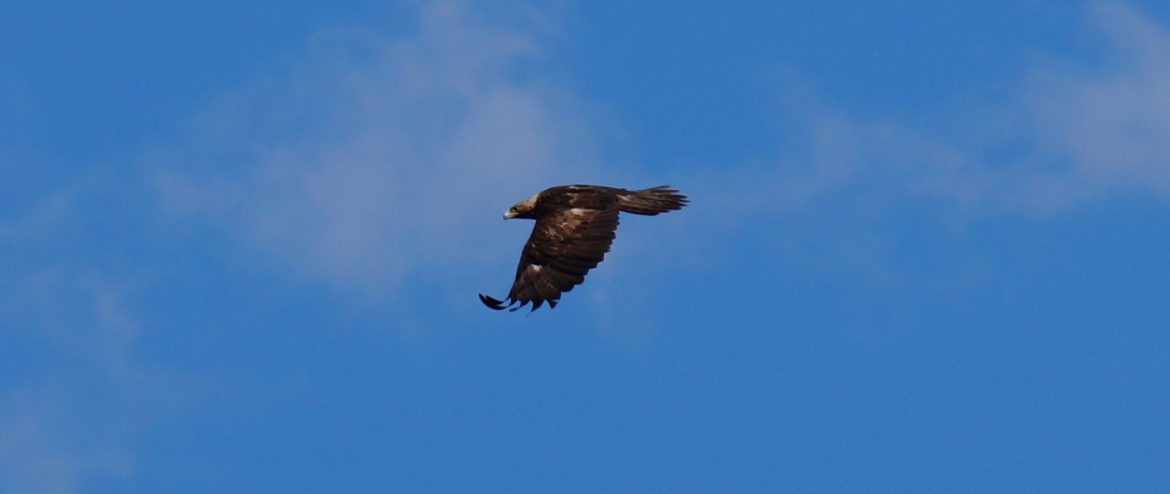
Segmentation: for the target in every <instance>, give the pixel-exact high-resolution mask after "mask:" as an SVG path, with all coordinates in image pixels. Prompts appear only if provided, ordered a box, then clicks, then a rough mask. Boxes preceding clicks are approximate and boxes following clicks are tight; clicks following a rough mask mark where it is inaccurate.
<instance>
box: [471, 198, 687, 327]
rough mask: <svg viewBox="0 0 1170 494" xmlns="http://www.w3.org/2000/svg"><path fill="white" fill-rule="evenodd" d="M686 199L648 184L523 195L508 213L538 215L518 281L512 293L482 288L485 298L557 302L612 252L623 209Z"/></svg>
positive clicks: (648, 208)
mask: <svg viewBox="0 0 1170 494" xmlns="http://www.w3.org/2000/svg"><path fill="white" fill-rule="evenodd" d="M686 204H687V198H686V196H684V195H682V194H680V193H679V192H678V191H677V190H675V189H672V188H671V187H670V186H669V185H660V186H658V187H654V188H650V189H643V190H626V189H619V188H616V187H602V186H599V185H564V186H560V187H552V188H550V189H546V190H544V191H542V192H540V193H539V194H536V195H534V196H532V197H529V198H528V199H525V200H523V201H520V202H518V203H516V205H514V206H512V207H511V208H509V209H508V211H507V212H505V213H504V219H510V218H527V219H533V220H536V225H535V226H533V227H532V235H531V236H530V237H528V243H526V244H524V250H522V251H520V264H519V265H518V266H516V281H514V282H512V290H511V291H509V292H508V297H507V298H506V299H504V300H497V299H494V298H492V297H489V296H487V295H484V294H482V293H481V294H479V300H480V301H482V302H483V303H484V305H486V306H488V307H490V308H492V309H495V310H500V309H504V308H510V310H513V311H515V310H516V309H519V308H521V307H524V305H525V304H527V303H529V302H532V310H536V309H538V308H540V306H541V304H543V303H545V302H548V306H549V307H556V306H557V301H558V300H560V298H561V293H564V292H568V291H570V290H572V289H573V287H574V286H577V285H580V284H581V283H582V282H583V281H585V274H586V273H588V272H589V270H590V269H593V268H594V267H596V266H597V263H599V262H601V260H602V259H603V258H605V253H606V252H609V246H610V244H611V243H613V239H614V237H615V235H616V232H617V226H618V213H619V212H626V213H634V214H641V215H647V216H654V215H656V214H658V213H665V212H667V211H673V210H676V209H682V207H683V206H685V205H686ZM516 304H519V305H516ZM513 305H515V307H513Z"/></svg>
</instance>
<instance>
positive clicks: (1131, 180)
mask: <svg viewBox="0 0 1170 494" xmlns="http://www.w3.org/2000/svg"><path fill="white" fill-rule="evenodd" d="M1089 19H1090V20H1091V22H1092V24H1093V25H1094V26H1096V27H1098V28H1099V30H1100V33H1101V35H1102V36H1103V37H1104V38H1105V40H1106V41H1107V42H1108V47H1109V52H1108V53H1109V59H1108V60H1107V61H1105V62H1103V63H1087V62H1078V61H1070V60H1061V61H1059V62H1053V61H1046V62H1042V63H1040V64H1038V65H1037V67H1036V68H1035V69H1034V70H1033V71H1032V72H1030V73H1028V74H1022V75H1021V76H1020V78H1019V82H1018V85H1017V87H1018V90H1017V91H1016V92H1015V94H1014V95H1012V96H1010V97H1009V98H1008V99H1007V100H1004V101H993V102H981V103H980V104H979V106H978V107H972V106H971V104H970V103H969V102H964V103H963V104H962V105H961V106H960V107H958V108H956V109H955V111H954V112H952V113H951V114H950V116H944V117H939V118H941V119H942V120H946V119H952V120H953V119H955V118H957V117H955V116H954V115H958V116H960V117H961V118H969V119H970V120H966V121H960V122H955V121H949V122H946V123H945V125H941V126H939V128H958V129H961V130H960V132H966V133H968V134H972V133H974V134H980V137H978V138H974V139H973V138H971V136H970V135H964V136H955V135H950V134H948V133H947V132H946V131H942V130H937V129H921V128H919V127H916V126H914V125H911V124H909V123H907V122H901V121H898V120H881V119H872V120H866V119H862V118H858V117H855V116H852V115H849V114H847V113H845V112H841V111H837V110H835V109H833V108H832V106H831V105H830V104H828V103H827V102H825V101H824V100H823V99H822V98H821V97H820V96H819V95H818V94H817V92H816V91H815V89H813V88H811V85H810V84H807V83H800V82H792V81H796V80H799V78H792V80H791V81H789V82H790V83H789V84H788V85H787V87H786V88H785V89H784V101H785V104H784V105H782V106H783V109H784V111H783V113H784V114H785V115H795V117H792V118H791V119H790V120H789V122H788V125H786V129H788V132H787V134H786V135H784V136H783V138H782V139H780V142H782V143H783V145H782V147H781V149H782V150H783V151H780V152H779V154H778V155H777V156H773V157H772V158H771V159H768V160H764V161H765V164H763V165H754V166H745V167H742V168H741V170H743V171H745V172H747V173H727V171H726V170H724V169H720V170H718V172H717V173H712V174H710V176H705V177H703V178H702V179H700V180H698V182H699V183H700V184H703V186H705V187H706V189H707V190H704V191H702V193H701V194H700V195H703V194H708V193H709V194H710V195H712V196H713V197H714V198H715V201H717V202H718V203H719V204H720V205H721V207H725V208H727V209H726V211H727V212H729V211H738V212H748V211H765V212H769V211H770V212H774V213H786V212H795V211H802V210H805V209H807V208H809V207H815V205H817V204H823V202H822V201H830V202H832V203H834V204H836V205H838V206H843V205H848V204H853V205H856V207H860V208H863V209H872V208H884V207H888V206H890V205H893V204H902V203H905V201H907V200H922V199H927V200H934V201H937V203H938V204H939V205H946V206H948V207H949V208H951V209H954V210H956V211H966V212H972V213H978V212H988V211H997V212H1012V213H1018V212H1023V213H1028V214H1047V213H1055V212H1060V211H1064V210H1067V209H1070V208H1074V207H1077V206H1079V205H1082V204H1085V203H1086V202H1090V201H1094V200H1100V199H1102V198H1106V197H1108V196H1110V195H1111V194H1117V193H1130V192H1135V191H1136V192H1144V193H1152V194H1156V195H1162V196H1170V161H1167V160H1166V159H1165V157H1166V156H1170V91H1167V90H1166V89H1165V87H1164V86H1165V81H1166V80H1170V31H1167V29H1166V28H1165V27H1164V26H1161V25H1159V24H1156V23H1155V22H1153V21H1151V20H1150V19H1148V18H1146V17H1144V16H1142V15H1141V14H1140V13H1138V12H1136V11H1134V10H1133V9H1131V8H1129V7H1127V6H1125V5H1122V4H1114V3H1109V4H1098V5H1096V6H1094V7H1093V8H1092V9H1090V11H1089ZM988 108H990V110H988ZM1003 129H1010V132H1006V133H1005V132H1004V131H1003ZM745 177H751V178H745ZM744 191H751V193H750V194H745V193H744Z"/></svg>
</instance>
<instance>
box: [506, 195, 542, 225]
mask: <svg viewBox="0 0 1170 494" xmlns="http://www.w3.org/2000/svg"><path fill="white" fill-rule="evenodd" d="M539 198H540V194H535V195H533V196H532V197H529V198H528V199H525V200H523V201H520V202H518V203H516V204H513V205H512V207H510V208H508V210H507V211H504V219H506V220H509V219H512V218H533V217H535V216H534V214H533V213H534V212H535V211H536V201H537V199H539Z"/></svg>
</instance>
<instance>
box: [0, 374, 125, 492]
mask: <svg viewBox="0 0 1170 494" xmlns="http://www.w3.org/2000/svg"><path fill="white" fill-rule="evenodd" d="M56 391H57V390H55V389H52V387H45V386H39V387H38V388H37V389H36V390H31V389H26V390H21V391H18V392H15V393H10V394H8V395H6V396H5V397H4V399H3V400H0V417H2V418H0V489H3V491H4V492H9V493H13V494H68V493H74V492H86V491H87V490H88V489H87V488H86V486H87V485H88V484H89V483H91V482H92V481H94V480H97V479H108V478H109V477H110V476H111V475H113V476H126V475H129V474H130V472H131V469H132V461H131V458H130V456H129V454H128V452H127V450H125V449H123V448H120V447H119V446H117V445H115V444H112V441H110V440H109V439H110V438H109V437H105V436H106V434H107V433H108V431H107V430H105V429H106V428H104V427H100V426H97V427H95V425H96V424H92V423H88V422H87V421H85V420H84V419H83V418H82V417H80V416H78V415H77V414H76V413H75V412H74V410H76V408H77V404H76V403H73V402H71V401H70V400H69V399H67V398H64V397H62V396H60V395H58V394H57V393H56Z"/></svg>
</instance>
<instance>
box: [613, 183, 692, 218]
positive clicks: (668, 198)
mask: <svg viewBox="0 0 1170 494" xmlns="http://www.w3.org/2000/svg"><path fill="white" fill-rule="evenodd" d="M687 201H688V200H687V196H684V195H682V194H680V193H679V192H678V191H677V190H675V189H672V188H671V187H670V186H669V185H659V186H658V187H652V188H649V189H642V190H630V191H626V192H623V193H621V194H618V206H619V207H620V208H621V210H622V211H623V212H626V213H634V214H644V215H648V216H654V215H656V214H658V213H665V212H667V211H674V210H677V209H682V207H683V206H686V205H687Z"/></svg>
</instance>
